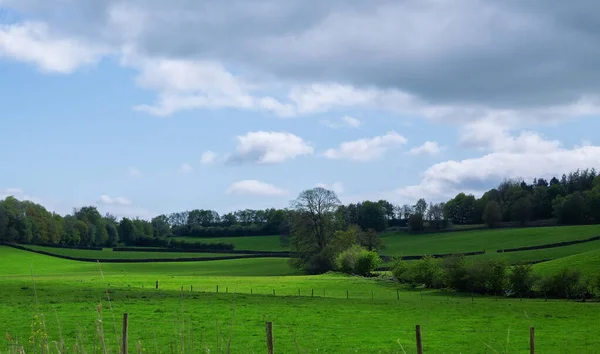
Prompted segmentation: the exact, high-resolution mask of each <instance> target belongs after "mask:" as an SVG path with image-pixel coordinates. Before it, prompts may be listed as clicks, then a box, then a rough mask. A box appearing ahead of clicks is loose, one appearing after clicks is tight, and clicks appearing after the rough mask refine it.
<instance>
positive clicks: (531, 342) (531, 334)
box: [529, 327, 535, 354]
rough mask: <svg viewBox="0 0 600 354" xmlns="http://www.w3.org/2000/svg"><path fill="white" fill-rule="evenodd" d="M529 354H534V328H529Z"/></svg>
mask: <svg viewBox="0 0 600 354" xmlns="http://www.w3.org/2000/svg"><path fill="white" fill-rule="evenodd" d="M529 353H531V354H535V328H533V327H529Z"/></svg>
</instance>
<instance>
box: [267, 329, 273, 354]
mask: <svg viewBox="0 0 600 354" xmlns="http://www.w3.org/2000/svg"><path fill="white" fill-rule="evenodd" d="M267 350H268V353H269V354H273V353H274V350H273V322H267Z"/></svg>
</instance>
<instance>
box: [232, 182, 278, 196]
mask: <svg viewBox="0 0 600 354" xmlns="http://www.w3.org/2000/svg"><path fill="white" fill-rule="evenodd" d="M226 193H227V194H250V195H265V196H282V195H286V194H288V192H287V191H286V190H284V189H281V188H279V187H276V186H274V185H272V184H268V183H264V182H261V181H257V180H251V179H247V180H243V181H237V182H234V183H233V184H232V185H231V186H230V187H229V188H228V189H227V190H226Z"/></svg>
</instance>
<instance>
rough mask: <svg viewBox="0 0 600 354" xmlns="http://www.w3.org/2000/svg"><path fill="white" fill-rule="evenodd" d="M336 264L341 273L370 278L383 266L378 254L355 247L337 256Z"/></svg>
mask: <svg viewBox="0 0 600 354" xmlns="http://www.w3.org/2000/svg"><path fill="white" fill-rule="evenodd" d="M335 264H336V269H337V270H339V271H341V272H344V273H347V274H358V275H362V276H368V275H370V274H371V272H373V271H374V270H375V268H377V267H378V266H379V264H381V258H379V255H378V254H377V252H373V251H367V250H366V249H364V248H362V247H360V246H359V245H353V246H352V247H350V248H348V249H347V250H345V251H343V252H341V253H340V254H338V255H337V257H336V259H335Z"/></svg>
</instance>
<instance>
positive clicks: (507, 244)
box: [381, 225, 600, 256]
mask: <svg viewBox="0 0 600 354" xmlns="http://www.w3.org/2000/svg"><path fill="white" fill-rule="evenodd" d="M597 235H600V225H590V226H557V227H539V228H521V229H497V230H474V231H464V232H446V233H436V234H423V235H416V234H408V233H384V234H382V235H381V236H382V239H383V242H384V244H385V246H386V248H385V249H384V250H383V251H382V253H384V254H386V255H390V256H395V255H421V254H433V253H460V252H470V251H481V250H486V251H487V252H488V253H490V252H496V250H498V249H505V248H516V247H525V246H536V245H541V244H546V243H554V242H561V241H572V240H581V239H586V238H589V237H592V236H597Z"/></svg>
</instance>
